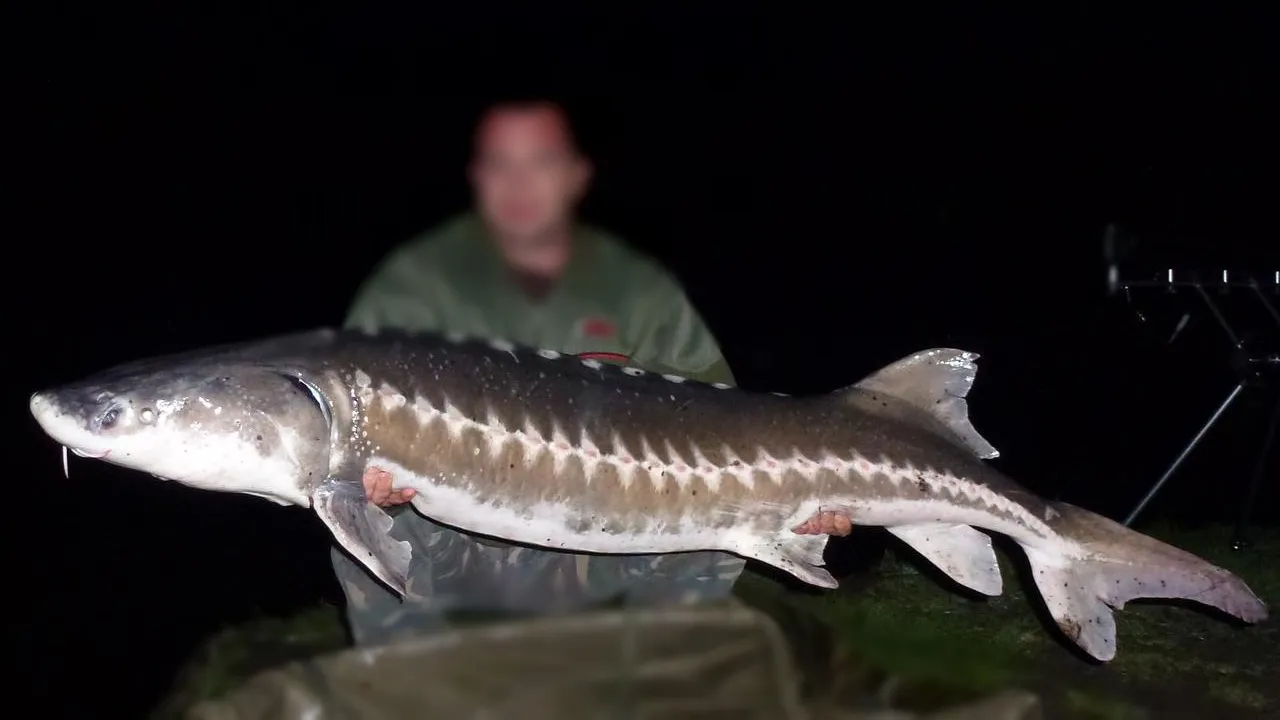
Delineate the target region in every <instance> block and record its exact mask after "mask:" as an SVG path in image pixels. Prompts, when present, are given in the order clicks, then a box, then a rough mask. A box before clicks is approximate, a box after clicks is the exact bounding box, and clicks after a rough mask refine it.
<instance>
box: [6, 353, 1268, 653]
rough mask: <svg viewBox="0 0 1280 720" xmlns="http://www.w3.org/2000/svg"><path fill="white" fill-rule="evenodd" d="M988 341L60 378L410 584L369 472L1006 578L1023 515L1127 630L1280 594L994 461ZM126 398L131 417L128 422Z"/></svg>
mask: <svg viewBox="0 0 1280 720" xmlns="http://www.w3.org/2000/svg"><path fill="white" fill-rule="evenodd" d="M976 358H977V356H976V355H974V354H972V353H966V352H963V351H959V350H954V349H946V348H938V349H932V350H927V351H924V352H922V353H917V354H915V355H912V356H910V357H907V358H904V359H902V360H900V361H899V362H897V363H894V364H892V365H889V366H887V367H886V368H883V369H882V370H880V371H878V372H877V373H874V374H872V375H871V376H869V377H867V378H865V379H864V380H863V381H861V382H860V383H858V384H857V385H854V386H851V387H849V388H846V389H844V390H841V391H838V392H835V393H831V394H827V395H818V396H809V397H786V396H778V395H775V394H769V393H753V392H747V391H742V390H738V389H733V388H729V387H728V386H725V385H707V384H704V383H698V382H694V381H690V380H685V379H684V378H679V377H676V376H672V375H657V374H654V373H648V372H645V371H644V370H641V369H639V368H633V367H617V366H613V365H606V364H602V363H599V362H597V361H593V360H579V359H577V358H573V357H568V356H561V355H560V354H559V353H556V352H552V351H548V350H533V349H529V348H518V347H515V346H513V345H511V344H508V343H504V342H501V341H487V342H486V341H477V340H471V341H465V340H460V339H458V338H444V337H441V336H436V335H429V334H423V335H416V336H410V335H405V334H401V333H383V334H380V335H376V336H370V335H365V334H362V333H354V332H343V331H332V330H321V331H316V332H311V333H301V334H297V335H292V336H285V337H281V338H273V339H269V340H266V341H258V342H253V343H245V344H239V345H230V346H223V347H219V348H214V349H211V350H209V351H206V352H195V353H185V354H183V355H181V356H170V357H167V358H157V359H153V360H147V361H142V362H139V363H132V364H130V365H128V366H122V367H120V368H116V369H113V370H110V371H107V372H106V373H103V374H100V375H98V376H95V377H93V378H89V379H87V380H85V381H83V382H81V383H76V384H73V385H70V386H66V387H63V388H58V389H55V390H50V391H46V392H42V393H37V394H35V395H34V396H33V397H32V399H31V403H30V404H31V411H32V413H33V415H34V416H35V417H36V419H37V421H38V422H39V423H40V424H41V426H42V427H43V428H44V429H45V431H46V432H47V433H48V434H49V435H50V436H52V437H53V438H54V439H55V440H57V441H58V442H60V443H62V444H63V445H64V446H68V447H71V448H73V449H74V450H75V451H76V452H77V454H80V455H87V456H92V457H101V459H103V460H105V461H107V462H112V463H116V464H119V465H123V466H126V467H131V468H135V469H138V470H143V471H146V472H149V473H152V474H154V475H157V476H159V477H162V478H167V479H172V480H177V481H179V482H183V483H185V484H188V485H191V486H193V487H199V488H204V489H211V490H219V491H230V492H242V493H249V494H254V495H258V496H261V497H264V498H267V499H270V500H272V501H274V502H278V503H281V504H296V505H303V506H306V505H310V506H311V507H313V508H314V509H315V511H316V512H317V514H319V515H320V517H321V519H322V520H323V521H324V522H325V523H326V524H327V525H328V526H329V528H330V529H331V530H332V532H333V533H334V535H335V537H336V538H337V539H338V541H339V543H340V544H342V545H343V547H344V548H346V549H347V551H348V552H350V553H352V555H353V556H354V557H356V558H357V559H359V560H360V561H361V562H363V563H364V564H365V565H366V566H367V567H368V568H369V569H370V571H371V572H372V573H373V574H374V575H375V576H377V577H379V578H380V579H382V580H383V581H384V582H386V583H387V584H388V585H389V586H390V587H392V588H393V589H396V590H397V591H400V592H403V591H404V585H403V583H404V577H405V575H406V572H407V568H408V561H409V557H410V548H409V546H408V544H407V543H403V542H400V541H397V540H394V539H393V538H391V537H390V536H389V535H388V531H389V529H390V524H391V523H390V518H389V517H388V516H387V515H386V514H385V513H384V512H383V511H382V510H381V509H379V508H377V507H376V506H374V505H372V504H370V503H369V502H368V501H367V499H366V498H365V495H364V490H363V486H362V484H361V482H360V478H361V476H362V475H363V473H364V470H365V469H366V468H368V467H370V466H377V467H381V468H383V469H385V470H389V471H391V472H392V474H393V476H394V477H395V479H396V486H397V487H398V488H406V487H407V488H413V489H414V490H416V495H415V497H414V499H413V501H412V502H413V505H414V507H415V509H416V510H417V511H419V512H420V513H422V514H424V515H426V516H428V517H431V518H432V519H434V520H436V521H437V522H441V523H444V524H448V525H453V526H455V527H458V528H460V529H462V530H465V531H468V532H472V533H475V534H481V535H488V536H493V537H497V538H501V539H504V540H507V541H511V542H518V543H526V544H531V545H538V546H543V547H549V548H554V549H564V550H570V551H576V552H598V553H655V552H684V551H696V550H722V551H726V552H731V553H735V554H738V555H740V556H744V557H748V558H753V559H756V560H759V561H761V562H765V563H767V564H770V565H773V566H775V567H779V568H781V569H783V570H786V571H787V572H789V573H791V574H793V575H794V576H796V577H798V578H800V579H801V580H804V581H806V582H808V583H811V584H814V585H817V586H820V587H826V588H830V587H835V585H836V582H835V580H834V579H833V578H832V577H831V575H830V574H829V573H828V572H827V571H826V570H824V569H823V568H822V567H821V564H822V550H823V548H824V546H825V543H826V537H825V536H822V535H800V534H796V533H794V532H792V531H791V528H793V527H796V526H798V525H800V524H801V523H803V522H804V521H806V520H807V519H809V518H810V517H812V516H813V515H814V514H816V513H818V512H820V511H823V510H828V511H833V512H838V513H843V514H847V515H848V516H849V517H850V518H851V519H852V521H853V522H854V523H856V524H860V525H879V526H883V527H885V528H886V529H887V530H888V531H889V532H891V533H893V534H894V535H895V536H897V537H898V538H899V539H901V540H902V541H903V542H905V543H906V544H908V545H909V546H911V547H912V548H914V549H915V550H917V551H918V552H920V553H921V554H922V555H924V556H925V557H926V558H927V559H929V560H930V561H931V562H933V563H934V564H935V565H937V566H938V567H939V568H940V569H942V570H943V571H944V572H946V573H947V574H948V575H949V576H950V577H952V578H953V579H955V580H956V581H957V582H959V583H961V584H963V585H965V586H967V587H970V588H972V589H975V590H977V591H979V592H983V593H986V594H989V595H997V594H999V593H1000V592H1001V590H1002V580H1001V577H1000V572H999V567H998V564H997V562H996V557H995V553H994V550H993V549H992V546H991V541H990V538H989V537H988V536H987V535H986V534H984V533H983V532H980V531H979V530H978V529H975V528H979V529H981V530H986V531H994V532H1000V533H1003V534H1006V535H1009V536H1010V537H1012V538H1013V539H1014V540H1015V541H1017V542H1018V544H1019V545H1020V546H1022V548H1023V549H1024V551H1025V552H1026V554H1027V556H1028V559H1029V560H1030V562H1031V565H1032V569H1033V578H1034V579H1035V582H1036V584H1037V587H1038V588H1039V590H1040V591H1041V594H1042V596H1043V597H1044V598H1045V601H1046V604H1047V605H1048V607H1049V609H1050V612H1051V614H1053V616H1054V618H1055V619H1056V620H1057V622H1058V624H1059V626H1060V627H1061V628H1062V629H1063V630H1064V632H1065V633H1066V634H1067V635H1068V636H1069V637H1071V638H1072V639H1073V640H1074V641H1076V642H1077V643H1078V644H1079V645H1081V646H1082V647H1083V648H1084V649H1085V650H1086V651H1087V652H1089V653H1090V654H1092V655H1093V656H1094V657H1097V658H1099V659H1102V660H1108V659H1110V658H1111V657H1112V656H1114V652H1115V627H1114V619H1113V617H1112V614H1111V608H1119V607H1122V606H1123V604H1124V603H1125V602H1126V601H1128V600H1130V599H1133V598H1137V597H1169V598H1190V599H1195V600H1197V601H1200V602H1203V603H1206V604H1209V605H1212V606H1214V607H1218V608H1219V609H1222V610H1224V611H1225V612H1228V613H1230V614H1233V615H1235V616H1237V617H1240V618H1242V619H1244V620H1246V621H1250V622H1256V621H1260V620H1262V619H1264V618H1265V617H1266V608H1265V606H1264V605H1263V604H1262V602H1261V601H1259V600H1258V599H1257V598H1256V596H1254V595H1253V593H1252V592H1251V591H1250V590H1249V588H1248V587H1247V586H1246V585H1245V584H1244V583H1243V582H1241V581H1240V580H1239V579H1238V578H1236V577H1235V576H1233V575H1231V574H1230V573H1229V572H1227V571H1225V570H1222V569H1220V568H1216V567H1214V566H1212V565H1210V564H1208V563H1206V562H1204V561H1203V560H1200V559H1199V558H1196V557H1195V556H1193V555H1190V554H1188V553H1184V552H1182V551H1180V550H1177V549H1176V548H1172V547H1171V546H1168V545H1166V544H1164V543H1160V542H1159V541H1156V540H1154V539H1151V538H1148V537H1146V536H1144V535H1141V534H1139V533H1136V532H1133V531H1131V530H1129V529H1127V528H1124V527H1123V526H1121V525H1118V524H1116V523H1112V522H1111V521H1109V520H1106V519H1105V518H1102V517H1101V516H1098V515H1095V514H1093V513H1090V512H1088V511H1086V510H1083V509H1080V508H1075V507H1073V506H1070V505H1066V504H1063V503H1048V502H1046V501H1044V500H1043V499H1041V498H1039V497H1037V496H1035V495H1034V494H1032V493H1030V492H1028V491H1026V490H1025V489H1023V488H1022V487H1021V486H1019V485H1017V484H1016V483H1014V482H1013V481H1012V480H1010V479H1008V478H1007V477H1005V476H1004V475H1003V474H1001V473H999V472H998V471H997V470H995V469H994V468H993V467H991V466H990V465H988V464H986V463H985V462H983V460H984V459H989V458H992V457H995V456H996V455H997V452H996V450H995V449H994V448H993V447H992V446H991V445H990V444H989V443H988V442H987V441H986V440H985V439H983V438H982V437H981V436H980V435H979V434H978V433H977V431H976V430H975V429H974V428H973V427H972V425H971V424H970V422H969V419H968V411H967V406H966V400H965V397H966V396H967V394H968V392H969V389H970V387H971V386H972V383H973V381H974V377H975V373H976V366H975V365H974V360H976ZM108 418H110V419H111V422H110V423H107V422H104V420H106V419H108Z"/></svg>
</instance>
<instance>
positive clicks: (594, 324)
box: [578, 317, 618, 339]
mask: <svg viewBox="0 0 1280 720" xmlns="http://www.w3.org/2000/svg"><path fill="white" fill-rule="evenodd" d="M578 332H580V333H582V336H583V337H587V338H597V339H604V338H611V337H613V336H614V335H617V334H618V327H617V326H616V325H614V324H613V323H612V322H610V321H609V319H608V318H603V317H589V318H585V319H583V320H582V321H581V322H580V323H579V325H578Z"/></svg>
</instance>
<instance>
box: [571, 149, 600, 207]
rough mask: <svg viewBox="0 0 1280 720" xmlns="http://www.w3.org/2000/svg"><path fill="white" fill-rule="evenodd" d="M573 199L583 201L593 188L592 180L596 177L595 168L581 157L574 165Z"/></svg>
mask: <svg viewBox="0 0 1280 720" xmlns="http://www.w3.org/2000/svg"><path fill="white" fill-rule="evenodd" d="M572 172H573V186H572V187H573V190H572V192H573V199H574V200H581V199H582V196H584V195H586V194H587V190H589V189H590V188H591V179H592V178H593V177H594V176H595V166H594V165H592V164H591V161H590V160H588V159H587V158H585V157H581V156H579V157H578V159H577V160H575V161H574V163H573V170H572Z"/></svg>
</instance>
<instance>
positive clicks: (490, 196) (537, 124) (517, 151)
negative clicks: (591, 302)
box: [469, 102, 591, 243]
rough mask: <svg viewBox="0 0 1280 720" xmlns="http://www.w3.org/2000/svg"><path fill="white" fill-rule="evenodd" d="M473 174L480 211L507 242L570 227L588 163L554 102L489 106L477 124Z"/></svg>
mask: <svg viewBox="0 0 1280 720" xmlns="http://www.w3.org/2000/svg"><path fill="white" fill-rule="evenodd" d="M469 174H470V178H471V183H472V187H473V188H474V190H475V194H476V202H477V205H478V206H479V211H480V213H481V214H482V215H483V216H484V219H485V221H486V222H487V223H488V224H489V225H490V227H492V228H493V229H494V231H495V232H496V233H497V234H498V235H500V236H503V238H504V239H505V240H507V241H509V242H516V243H519V242H521V238H527V239H528V240H529V241H530V242H533V241H534V240H536V239H537V238H540V237H543V236H546V235H548V234H549V233H557V232H560V231H561V230H563V229H564V228H566V227H567V226H568V225H569V224H570V222H571V220H572V216H573V211H574V208H575V207H576V205H577V203H578V201H579V200H581V199H582V196H583V194H584V193H585V192H586V189H587V185H588V183H589V181H590V177H591V167H590V163H589V162H588V161H587V160H586V158H584V157H582V155H581V154H580V153H579V152H578V150H577V147H576V145H575V143H574V140H573V134H572V131H571V130H570V127H569V121H568V117H567V116H566V115H565V113H564V111H563V110H562V109H561V108H560V107H559V106H557V105H555V104H554V103H550V102H535V103H512V104H503V105H497V106H494V107H493V108H491V109H490V110H489V111H488V112H486V113H485V114H484V116H483V117H482V118H481V120H480V124H479V126H478V127H477V128H476V134H475V149H474V155H473V157H472V161H471V167H470V172H469Z"/></svg>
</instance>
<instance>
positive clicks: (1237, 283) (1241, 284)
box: [1119, 280, 1263, 291]
mask: <svg viewBox="0 0 1280 720" xmlns="http://www.w3.org/2000/svg"><path fill="white" fill-rule="evenodd" d="M1205 285H1209V286H1212V287H1235V288H1246V289H1248V288H1256V289H1258V290H1259V291H1261V290H1262V288H1263V286H1262V283H1259V282H1257V281H1245V280H1232V281H1230V282H1200V281H1199V280H1174V281H1172V282H1169V281H1167V280H1123V281H1121V282H1120V283H1119V287H1120V288H1122V289H1123V288H1134V289H1138V288H1168V287H1189V288H1194V287H1202V286H1205Z"/></svg>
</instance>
